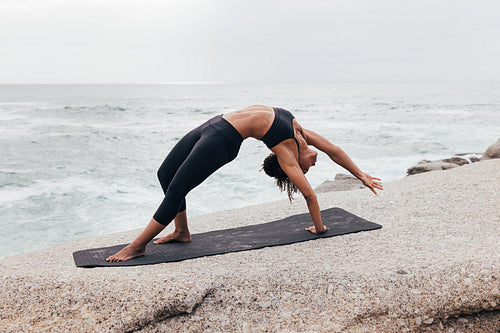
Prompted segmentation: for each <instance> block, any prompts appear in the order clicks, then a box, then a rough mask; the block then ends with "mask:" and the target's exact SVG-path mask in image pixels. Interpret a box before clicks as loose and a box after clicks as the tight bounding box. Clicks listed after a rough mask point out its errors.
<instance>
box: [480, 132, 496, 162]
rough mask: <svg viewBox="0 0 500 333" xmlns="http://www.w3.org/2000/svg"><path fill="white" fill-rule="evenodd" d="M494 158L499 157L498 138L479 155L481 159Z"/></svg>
mask: <svg viewBox="0 0 500 333" xmlns="http://www.w3.org/2000/svg"><path fill="white" fill-rule="evenodd" d="M494 158H500V138H498V140H497V142H495V143H494V144H492V145H491V146H489V147H488V149H486V151H485V152H484V154H483V156H482V157H481V161H485V160H491V159H494Z"/></svg>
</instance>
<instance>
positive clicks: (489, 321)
mask: <svg viewBox="0 0 500 333" xmlns="http://www.w3.org/2000/svg"><path fill="white" fill-rule="evenodd" d="M499 175H500V160H491V161H484V162H479V163H474V164H471V165H465V166H462V167H459V168H454V169H452V170H447V171H433V172H429V173H424V174H419V175H414V176H410V177H407V178H404V179H401V180H398V181H394V182H391V183H387V184H385V190H384V191H383V192H382V193H381V194H380V195H379V196H374V195H372V194H371V192H370V191H369V190H366V189H363V190H354V191H349V192H330V193H323V194H320V195H318V196H319V199H320V205H321V207H322V208H328V207H332V206H338V207H342V208H344V209H346V210H348V211H350V212H352V213H355V214H357V215H359V216H361V217H363V218H366V219H368V220H371V221H374V222H376V223H379V224H381V225H383V228H382V229H381V230H376V231H370V232H363V233H358V234H351V235H345V236H340V237H334V238H327V239H319V240H315V241H310V242H305V243H299V244H292V245H287V246H280V247H273V248H265V249H260V250H254V251H246V252H239V253H230V254H226V255H220V256H213V257H206V258H199V259H194V260H187V261H183V262H178V263H168V264H159V265H152V266H143V267H117V268H93V269H83V268H76V267H75V266H74V263H73V259H72V252H73V251H76V250H80V249H84V248H89V247H97V246H107V245H114V244H120V243H126V242H129V241H131V240H132V239H133V238H134V237H135V235H137V233H138V231H137V230H134V231H131V232H126V233H120V234H113V235H106V236H100V237H93V238H88V239H83V240H78V241H74V242H69V243H66V244H62V245H59V246H56V247H52V248H49V249H45V250H40V251H36V252H32V253H27V254H22V255H18V256H13V257H8V258H4V259H3V260H0V272H1V277H0V332H19V331H24V332H41V331H57V332H59V331H71V332H92V331H98V332H122V331H142V332H155V331H160V332H161V331H164V332H210V331H213V332H220V331H240V332H266V331H267V332H335V331H346V332H375V331H377V332H420V331H426V330H429V331H445V332H451V331H454V332H458V331H463V332H469V331H470V332H497V331H498V330H499V329H500V325H499V321H498V320H499V311H498V310H499V309H500V290H499V289H500V251H499V250H498V249H499V239H500V213H499V212H500V177H499ZM305 211H306V206H305V204H304V203H303V200H301V199H297V200H296V202H295V203H294V204H293V205H290V204H289V203H288V202H287V201H280V202H273V203H269V204H265V205H258V206H251V207H245V208H242V209H237V210H233V211H225V212H219V213H215V214H211V215H205V216H200V217H196V218H193V219H192V220H191V222H190V225H191V229H192V231H193V232H204V231H208V230H214V229H220V228H227V227H234V226H241V225H248V224H255V223H262V222H267V221H270V220H275V219H279V218H282V217H285V216H288V215H290V214H296V213H302V212H305ZM169 230H171V229H169ZM283 232H286V230H284V231H283ZM471 315H473V316H471Z"/></svg>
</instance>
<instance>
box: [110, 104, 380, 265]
mask: <svg viewBox="0 0 500 333" xmlns="http://www.w3.org/2000/svg"><path fill="white" fill-rule="evenodd" d="M249 137H252V138H255V139H258V140H262V141H263V142H264V143H265V144H266V146H267V147H268V148H269V149H270V150H271V151H272V153H271V154H270V155H269V156H268V157H267V158H266V159H265V160H264V164H263V169H264V171H265V172H266V174H268V175H269V176H271V177H274V178H276V181H277V184H278V186H279V187H280V189H281V190H282V191H283V190H286V191H287V193H288V197H289V198H290V200H291V199H292V195H293V193H296V192H297V191H300V192H301V193H302V195H303V196H304V198H305V200H306V203H307V207H308V209H309V213H310V214H311V218H312V220H313V223H314V226H311V227H309V228H307V229H306V230H308V231H310V232H312V233H314V234H321V233H323V232H325V231H326V228H325V227H324V226H323V222H322V221H321V213H320V208H319V204H318V200H317V198H316V194H315V193H314V191H313V189H312V187H311V185H310V184H309V182H308V181H307V178H306V177H305V173H306V172H307V171H308V170H309V168H310V167H311V166H313V165H315V164H316V159H317V156H318V153H317V152H316V151H314V150H312V149H310V148H309V145H311V146H314V147H316V148H317V149H319V150H321V151H322V152H324V153H326V154H327V155H328V156H329V157H330V158H331V159H332V161H334V162H335V163H337V164H339V165H340V166H342V167H344V168H345V169H347V170H348V171H349V172H351V173H352V174H353V175H354V176H356V177H358V178H359V179H360V180H361V181H362V182H363V183H364V184H365V185H366V186H367V187H368V188H370V190H372V191H373V193H375V194H377V192H376V191H375V189H380V190H382V189H383V187H382V184H380V183H379V182H377V181H380V179H379V178H375V177H372V176H370V175H368V174H366V173H364V172H362V171H361V170H360V169H359V168H358V167H357V166H356V164H354V162H353V161H352V160H351V159H350V158H349V156H347V154H346V153H345V152H344V151H343V150H342V149H340V148H339V147H337V146H335V145H334V144H332V143H331V142H330V141H328V140H327V139H325V138H323V137H322V136H320V135H319V134H317V133H315V132H313V131H311V130H308V129H305V128H303V127H301V126H300V125H299V123H298V122H297V120H296V119H295V118H294V116H293V115H292V114H291V113H290V112H289V111H287V110H284V109H280V108H270V107H267V106H262V105H254V106H250V107H247V108H244V109H242V110H239V111H234V112H230V113H227V114H224V115H219V116H216V117H214V118H212V119H210V120H209V121H207V122H205V123H204V124H202V125H200V126H199V127H197V128H195V129H194V130H192V131H191V132H189V133H188V134H186V135H185V136H184V137H183V138H182V139H181V140H180V141H179V142H178V143H177V144H176V145H175V146H174V148H173V149H172V151H171V152H170V153H169V154H168V156H167V157H166V158H165V161H163V163H162V165H161V167H160V169H159V170H158V178H159V180H160V184H161V186H162V189H163V191H164V193H165V198H164V199H163V201H162V203H161V204H160V207H158V210H157V211H156V213H155V214H154V215H153V218H152V219H151V222H149V224H148V226H147V227H146V228H145V229H144V231H143V232H142V233H141V234H140V235H139V236H138V237H137V238H136V239H135V240H134V241H133V242H132V243H130V244H129V245H128V246H126V247H125V248H123V249H122V250H121V251H119V252H118V253H116V254H114V255H112V256H110V257H108V258H107V259H106V261H110V262H116V261H125V260H129V259H132V258H135V257H138V256H142V255H144V252H145V248H146V244H147V243H148V242H149V241H151V240H152V239H153V238H154V237H155V236H156V235H158V234H159V233H160V232H161V231H162V230H163V229H164V228H165V227H166V226H167V225H168V224H169V223H170V222H171V221H172V220H174V223H175V230H174V232H173V233H171V234H169V235H167V236H165V237H162V238H159V239H158V240H156V241H155V244H160V243H166V242H172V241H178V242H189V241H190V240H191V234H190V232H189V229H188V224H187V216H186V199H185V197H186V195H187V194H188V192H189V191H191V190H192V189H193V188H195V187H196V186H198V185H199V184H201V183H202V182H203V181H204V180H205V179H207V178H208V176H210V175H211V174H212V173H214V172H215V171H216V170H217V169H219V168H220V167H222V166H223V165H224V164H226V163H229V162H230V161H232V160H233V159H235V158H236V156H237V155H238V151H239V149H240V145H241V143H242V142H243V140H245V139H246V138H249Z"/></svg>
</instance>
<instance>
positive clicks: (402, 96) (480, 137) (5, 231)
mask: <svg viewBox="0 0 500 333" xmlns="http://www.w3.org/2000/svg"><path fill="white" fill-rule="evenodd" d="M252 104H264V105H269V106H278V107H282V108H285V109H288V110H290V111H291V112H292V113H293V114H294V115H295V117H296V118H297V120H298V121H299V123H300V124H301V125H302V126H303V127H305V128H308V129H312V130H314V131H316V132H318V133H320V134H321V135H323V136H324V137H326V138H327V139H329V140H330V141H332V142H333V143H334V144H336V145H338V146H340V147H341V148H343V149H344V150H345V151H346V152H347V153H348V154H349V155H350V156H351V157H352V159H353V160H354V161H355V162H356V163H357V164H358V165H359V167H360V168H361V169H362V170H364V171H366V172H368V173H369V174H371V175H373V176H378V177H380V178H382V179H383V181H391V180H394V179H398V178H402V177H404V176H405V174H406V169H407V168H408V167H410V166H411V165H413V164H414V163H416V162H418V161H419V160H421V159H431V160H432V159H437V158H443V157H449V156H451V155H453V154H456V153H482V152H483V151H484V150H485V149H486V147H487V146H488V145H490V144H492V143H493V142H495V141H496V140H497V138H498V137H500V83H499V82H428V83H425V82H419V83H400V82H399V83H316V84H315V83H309V84H298V83H288V84H282V83H280V84H278V83H275V84H271V83H265V84H264V83H245V84H243V83H240V84H236V83H216V84H150V85H0V153H1V154H0V257H4V256H7V255H14V254H17V253H22V252H27V251H32V250H35V249H40V248H45V247H48V246H51V245H54V244H58V243H62V242H66V241H70V240H73V239H77V238H82V237H87V236H93V235H100V234H106V233H112V232H118V231H124V230H130V229H134V228H142V227H144V226H145V225H146V224H147V223H148V222H149V220H150V218H151V216H152V214H153V213H154V211H155V210H156V208H157V206H158V205H159V203H160V202H161V200H162V197H163V193H162V191H161V188H160V186H159V183H158V181H157V178H156V170H157V168H158V167H159V165H160V164H161V162H162V161H163V159H164V157H165V156H166V154H167V153H168V152H169V150H170V149H171V148H172V147H173V146H174V144H175V143H176V142H177V141H178V140H179V139H180V138H181V137H182V136H183V135H184V134H185V133H186V132H187V131H189V130H190V129H192V128H194V127H195V126H197V125H199V124H201V123H203V122H204V121H206V120H207V119H209V118H211V117H213V116H214V115H217V114H221V113H227V112H230V111H233V110H237V109H240V108H243V107H245V106H248V105H252ZM268 153H269V151H268V149H267V148H266V147H265V145H264V144H263V143H262V142H260V141H257V140H254V139H249V140H246V141H245V142H244V143H243V145H242V148H241V151H240V154H239V156H238V158H237V159H236V160H235V161H233V162H232V163H230V164H228V165H226V166H224V167H223V168H221V169H220V170H219V171H218V172H216V173H215V174H214V175H212V176H211V177H210V178H209V179H208V180H207V181H205V183H203V184H202V185H201V186H199V187H198V188H196V189H195V190H193V191H192V192H191V193H190V194H189V195H188V198H187V206H188V215H189V216H195V215H200V214H205V213H209V212H214V211H219V210H225V209H231V208H237V207H241V206H245V205H251V204H258V203H263V202H269V201H273V200H278V199H283V198H286V195H284V194H281V193H280V192H279V190H278V189H277V187H276V186H275V184H274V182H273V180H272V179H271V178H269V177H267V176H266V175H265V174H264V173H263V172H259V170H260V168H261V163H262V160H263V159H264V158H265V157H266V156H267V155H268ZM340 172H344V173H346V171H345V170H343V169H342V168H341V167H339V166H337V165H335V164H334V163H333V162H331V161H330V160H329V159H328V157H327V156H326V155H324V154H323V155H321V154H320V156H319V158H318V163H317V165H316V166H315V167H314V168H311V170H310V171H309V172H308V174H307V178H308V179H309V181H310V183H311V185H312V186H313V187H316V186H318V185H320V184H321V183H322V182H323V181H324V180H333V178H334V176H335V174H336V173H340ZM298 200H300V198H299V199H298ZM228 226H229V225H228Z"/></svg>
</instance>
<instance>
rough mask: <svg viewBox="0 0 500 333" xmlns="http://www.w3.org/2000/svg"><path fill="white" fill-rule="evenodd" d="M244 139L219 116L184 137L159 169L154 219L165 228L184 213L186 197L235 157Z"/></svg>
mask: <svg viewBox="0 0 500 333" xmlns="http://www.w3.org/2000/svg"><path fill="white" fill-rule="evenodd" d="M242 142H243V137H242V136H241V134H240V133H239V132H238V131H237V130H236V129H235V128H234V127H233V126H232V125H231V124H230V123H229V122H228V121H227V120H225V119H224V118H222V115H219V116H216V117H214V118H212V119H210V120H209V121H207V122H205V123H204V124H202V125H200V126H198V127H197V128H195V129H194V130H192V131H191V132H189V133H188V134H186V135H185V136H184V137H183V138H182V139H181V140H180V141H179V142H178V143H177V144H176V145H175V146H174V148H173V149H172V151H170V153H169V154H168V156H167V157H166V158H165V161H163V163H162V165H161V166H160V169H159V170H158V179H159V180H160V184H161V187H162V189H163V192H164V193H165V198H164V199H163V201H162V203H161V205H160V207H158V210H157V211H156V213H155V214H154V215H153V218H154V219H155V220H156V221H157V222H159V223H161V224H163V225H168V224H169V223H170V222H171V221H172V220H173V219H174V217H175V216H176V215H177V213H180V212H183V211H185V210H186V199H185V197H186V195H187V194H188V192H189V191H191V190H192V189H193V188H195V187H196V186H198V185H199V184H201V183H202V182H203V181H204V180H205V179H207V178H208V176H210V175H211V174H212V173H214V172H215V171H216V170H217V169H219V168H220V167H221V166H223V165H224V164H226V163H229V162H231V161H232V160H234V159H235V158H236V156H237V155H238V152H239V150H240V146H241V143H242Z"/></svg>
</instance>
